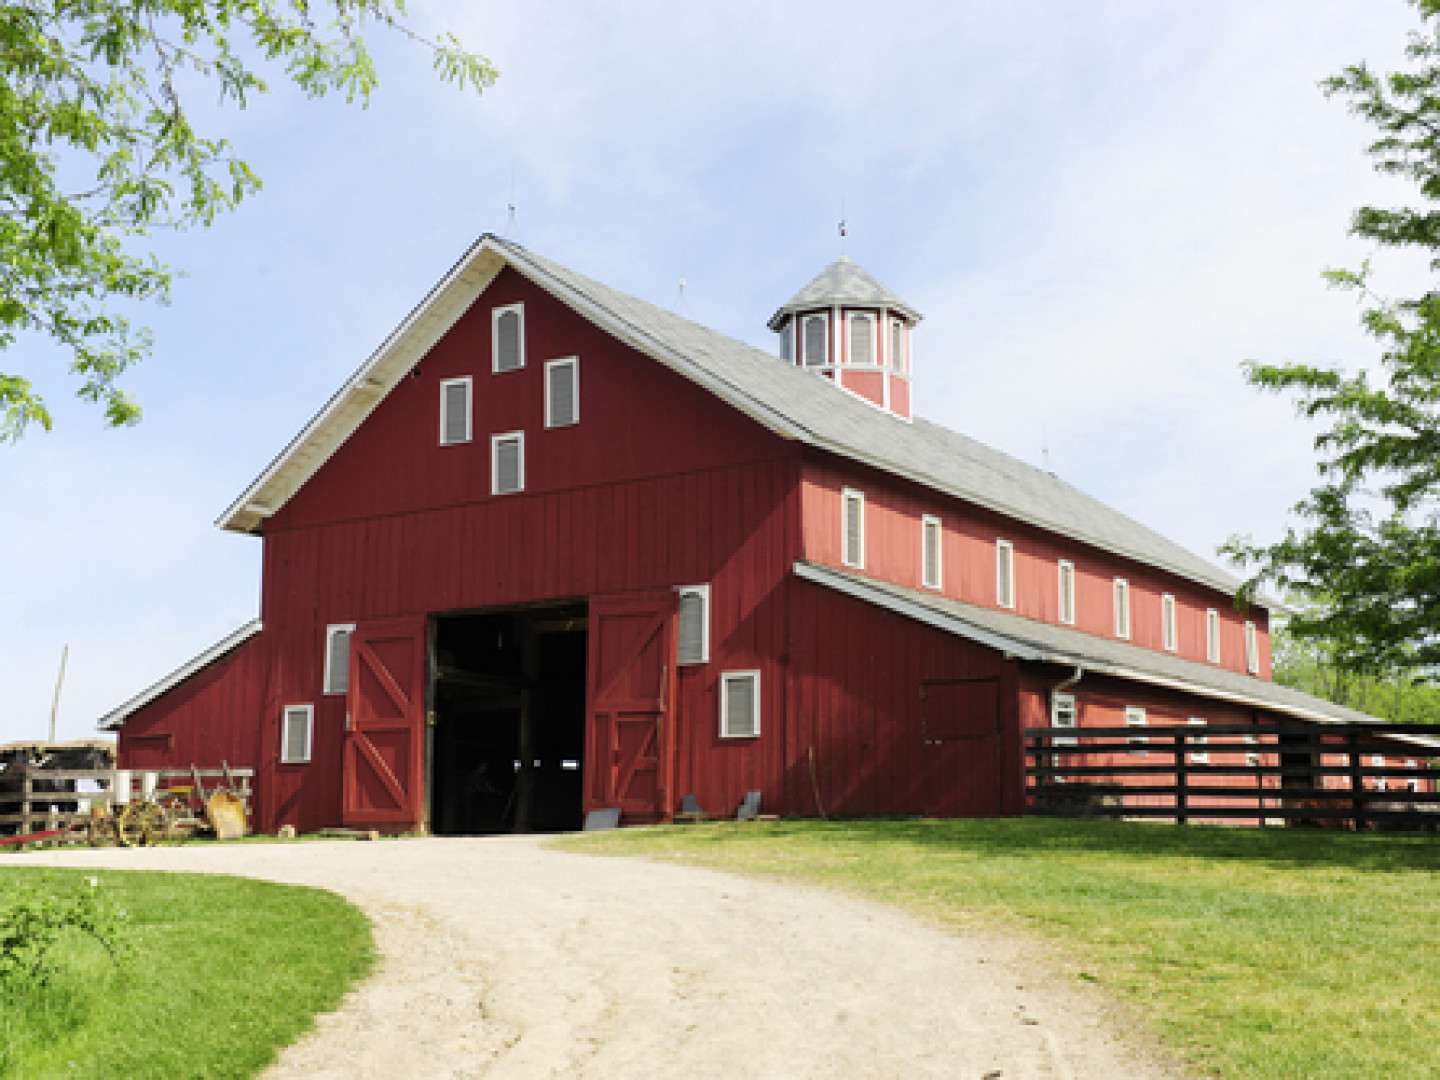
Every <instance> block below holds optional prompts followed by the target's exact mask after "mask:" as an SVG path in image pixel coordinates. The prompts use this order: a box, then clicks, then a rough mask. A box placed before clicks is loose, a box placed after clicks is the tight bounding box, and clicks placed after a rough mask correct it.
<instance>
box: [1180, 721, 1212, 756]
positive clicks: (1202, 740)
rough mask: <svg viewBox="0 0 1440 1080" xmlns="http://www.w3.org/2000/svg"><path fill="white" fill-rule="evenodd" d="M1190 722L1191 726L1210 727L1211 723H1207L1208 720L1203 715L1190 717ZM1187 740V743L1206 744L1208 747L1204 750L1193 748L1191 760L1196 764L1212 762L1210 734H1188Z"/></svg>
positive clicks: (1194, 744) (1193, 744)
mask: <svg viewBox="0 0 1440 1080" xmlns="http://www.w3.org/2000/svg"><path fill="white" fill-rule="evenodd" d="M1189 724H1190V726H1191V727H1198V728H1208V727H1209V726H1210V725H1209V723H1207V722H1206V720H1205V718H1204V717H1202V716H1192V717H1190V720H1189ZM1185 741H1186V742H1187V743H1189V744H1190V745H1191V746H1204V747H1206V749H1204V750H1191V751H1190V760H1191V761H1192V762H1194V763H1195V764H1196V765H1209V764H1210V750H1209V746H1210V736H1209V735H1187V736H1186V737H1185Z"/></svg>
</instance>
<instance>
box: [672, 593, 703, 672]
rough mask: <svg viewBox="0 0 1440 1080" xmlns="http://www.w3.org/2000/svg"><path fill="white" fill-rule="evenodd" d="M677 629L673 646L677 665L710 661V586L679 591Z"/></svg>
mask: <svg viewBox="0 0 1440 1080" xmlns="http://www.w3.org/2000/svg"><path fill="white" fill-rule="evenodd" d="M679 592H680V611H679V618H678V622H679V624H680V625H679V629H678V631H677V640H676V646H675V662H676V663H677V664H682V665H684V664H704V663H706V662H708V661H709V659H710V586H709V585H690V586H686V587H685V588H682V589H680V590H679Z"/></svg>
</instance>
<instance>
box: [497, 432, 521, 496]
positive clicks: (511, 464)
mask: <svg viewBox="0 0 1440 1080" xmlns="http://www.w3.org/2000/svg"><path fill="white" fill-rule="evenodd" d="M493 457H494V468H495V477H494V493H495V494H496V495H509V494H512V493H514V492H516V491H520V490H522V489H523V488H524V486H525V462H524V450H523V440H522V439H521V437H520V436H519V435H497V436H496V437H495V449H494V455H493Z"/></svg>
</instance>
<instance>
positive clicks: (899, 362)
mask: <svg viewBox="0 0 1440 1080" xmlns="http://www.w3.org/2000/svg"><path fill="white" fill-rule="evenodd" d="M890 366H891V367H893V368H894V369H895V370H896V371H902V372H903V371H904V370H905V324H904V323H903V322H901V321H900V320H899V319H891V320H890Z"/></svg>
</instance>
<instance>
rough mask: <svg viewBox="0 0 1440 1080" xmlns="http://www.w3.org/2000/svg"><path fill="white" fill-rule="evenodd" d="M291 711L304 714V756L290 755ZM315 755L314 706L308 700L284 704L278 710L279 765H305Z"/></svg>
mask: <svg viewBox="0 0 1440 1080" xmlns="http://www.w3.org/2000/svg"><path fill="white" fill-rule="evenodd" d="M292 712H303V713H304V714H305V756H304V757H292V756H291V755H290V750H291V749H292V748H291V746H290V739H289V734H290V714H291V713H292ZM314 755H315V706H314V705H313V704H311V703H310V702H308V701H307V702H305V703H304V704H300V705H286V706H284V707H283V708H282V709H281V710H280V764H281V765H306V764H309V762H310V759H311V758H312V757H314Z"/></svg>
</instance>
